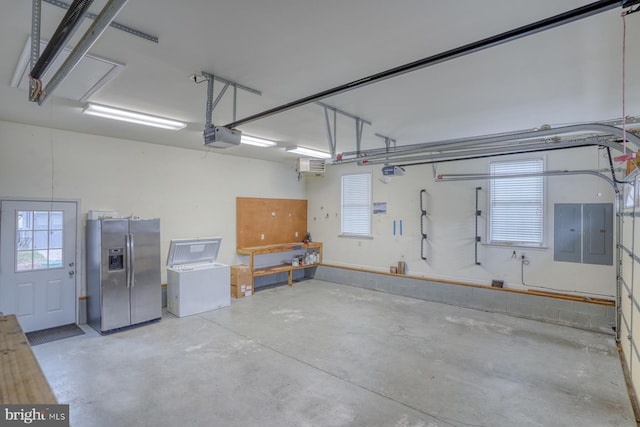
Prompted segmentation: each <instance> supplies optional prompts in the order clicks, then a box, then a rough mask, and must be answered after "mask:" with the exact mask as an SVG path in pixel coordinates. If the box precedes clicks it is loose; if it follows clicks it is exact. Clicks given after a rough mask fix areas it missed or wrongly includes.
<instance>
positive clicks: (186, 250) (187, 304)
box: [167, 237, 231, 317]
mask: <svg viewBox="0 0 640 427" xmlns="http://www.w3.org/2000/svg"><path fill="white" fill-rule="evenodd" d="M221 241H222V238H221V237H210V238H202V239H176V240H172V241H171V244H170V246H169V256H168V257H167V311H169V313H172V314H175V315H176V316H178V317H184V316H190V315H192V314H198V313H202V312H205V311H210V310H215V309H217V308H221V307H227V306H229V305H231V293H230V292H229V284H230V282H231V278H230V270H231V268H230V267H229V266H228V265H225V264H220V263H217V262H215V261H216V259H217V257H218V250H219V249H220V242H221Z"/></svg>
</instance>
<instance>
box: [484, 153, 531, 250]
mask: <svg viewBox="0 0 640 427" xmlns="http://www.w3.org/2000/svg"><path fill="white" fill-rule="evenodd" d="M489 169H490V174H491V175H514V176H513V177H509V178H507V177H505V178H493V179H491V180H490V184H489V242H490V243H498V244H500V243H509V244H525V245H542V244H543V225H544V180H543V177H542V176H522V177H517V176H516V175H522V174H535V173H541V172H543V171H544V160H543V159H541V158H539V159H528V160H515V161H504V162H490V164H489Z"/></svg>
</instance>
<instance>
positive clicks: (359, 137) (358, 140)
mask: <svg viewBox="0 0 640 427" xmlns="http://www.w3.org/2000/svg"><path fill="white" fill-rule="evenodd" d="M363 127H364V122H363V121H362V119H356V151H357V152H358V153H359V152H360V150H361V149H362V128H363Z"/></svg>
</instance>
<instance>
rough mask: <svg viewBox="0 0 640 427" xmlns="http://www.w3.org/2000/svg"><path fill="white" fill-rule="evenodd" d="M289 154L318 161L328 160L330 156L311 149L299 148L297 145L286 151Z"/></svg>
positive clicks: (324, 152)
mask: <svg viewBox="0 0 640 427" xmlns="http://www.w3.org/2000/svg"><path fill="white" fill-rule="evenodd" d="M286 151H288V152H289V153H295V154H300V155H302V156H309V157H315V158H318V159H330V158H331V154H329V153H327V152H326V151H320V150H314V149H313V148H307V147H301V146H299V145H296V146H293V147H289V148H287V149H286Z"/></svg>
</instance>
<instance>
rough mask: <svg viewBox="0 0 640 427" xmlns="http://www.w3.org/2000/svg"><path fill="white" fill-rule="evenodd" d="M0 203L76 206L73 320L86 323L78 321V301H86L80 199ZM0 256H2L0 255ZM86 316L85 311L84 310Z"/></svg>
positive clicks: (16, 198) (5, 199) (9, 199)
mask: <svg viewBox="0 0 640 427" xmlns="http://www.w3.org/2000/svg"><path fill="white" fill-rule="evenodd" d="M2 202H53V203H57V202H62V203H74V204H75V206H76V242H75V244H76V251H75V264H76V270H75V271H76V290H75V295H76V298H75V318H76V324H80V321H81V320H84V321H83V322H82V323H86V319H80V313H81V310H80V301H81V299H82V300H85V299H86V295H87V292H86V289H87V288H86V282H85V275H84V258H83V257H82V250H83V246H82V245H81V242H82V241H83V239H84V228H83V227H82V224H84V221H83V219H84V218H82V217H81V216H80V214H81V212H82V210H81V205H82V201H81V199H52V198H45V197H21V196H6V197H3V196H0V205H1V204H2ZM0 256H2V254H0ZM84 313H85V314H86V309H85V310H84Z"/></svg>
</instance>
